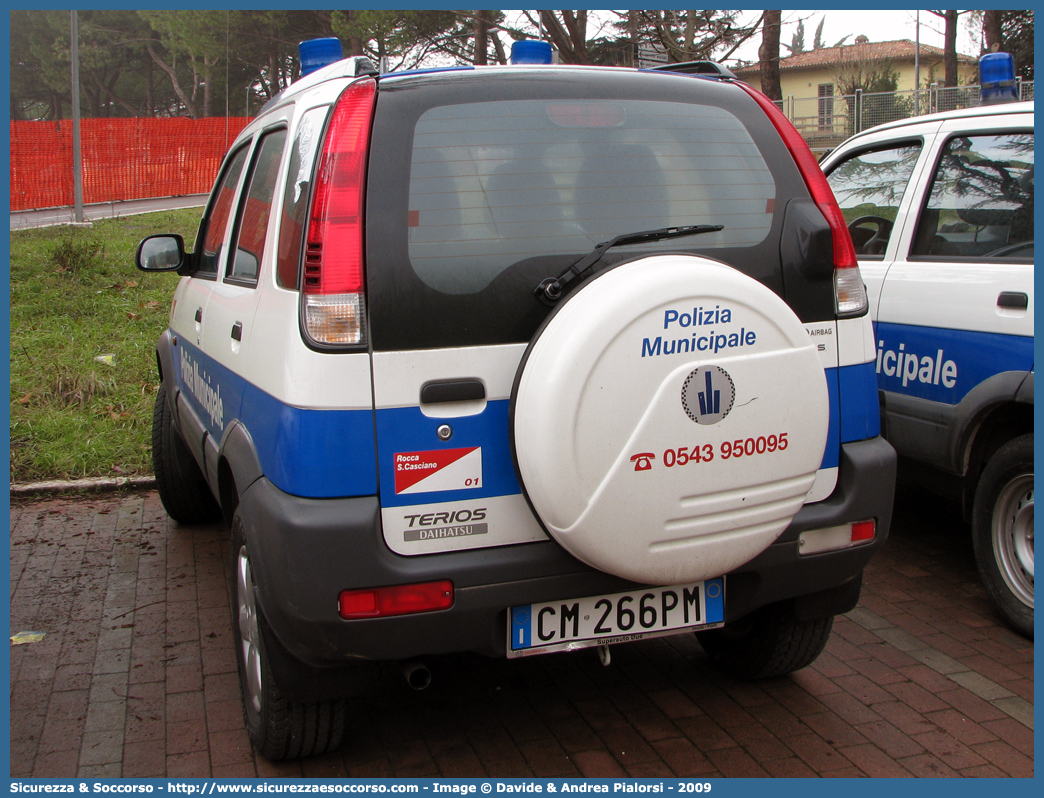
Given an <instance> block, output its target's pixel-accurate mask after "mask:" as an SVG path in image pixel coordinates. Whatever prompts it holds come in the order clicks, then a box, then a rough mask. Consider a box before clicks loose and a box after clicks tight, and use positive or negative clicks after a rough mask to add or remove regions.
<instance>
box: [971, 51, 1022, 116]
mask: <svg viewBox="0 0 1044 798" xmlns="http://www.w3.org/2000/svg"><path fill="white" fill-rule="evenodd" d="M979 83H980V85H981V86H982V101H983V103H984V104H988V103H1006V102H1012V101H1014V100H1017V99H1018V98H1019V97H1018V93H1017V92H1016V91H1015V59H1014V58H1012V55H1011V53H986V55H984V56H982V58H980V59H979Z"/></svg>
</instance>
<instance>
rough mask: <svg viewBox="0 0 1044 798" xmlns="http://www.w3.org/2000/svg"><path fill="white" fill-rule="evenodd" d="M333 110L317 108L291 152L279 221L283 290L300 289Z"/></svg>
mask: <svg viewBox="0 0 1044 798" xmlns="http://www.w3.org/2000/svg"><path fill="white" fill-rule="evenodd" d="M329 110H330V108H329V106H323V107H322V108H313V109H312V110H310V111H308V113H306V114H305V115H304V117H303V118H302V119H301V125H300V127H298V129H297V136H296V137H295V138H294V148H293V150H292V151H291V152H290V165H289V168H288V169H287V178H286V189H285V190H284V192H283V211H282V218H281V219H280V220H279V253H278V255H277V263H276V284H277V285H279V286H280V287H282V288H294V289H296V288H297V287H298V285H297V280H298V276H297V275H298V270H299V267H300V264H301V242H302V241H303V239H304V228H305V224H306V222H307V219H306V214H307V212H308V195H309V191H308V188H309V184H310V182H311V180H312V166H313V164H314V162H315V154H316V151H317V150H318V148H319V134H320V133H321V132H322V129H323V121H324V120H325V119H326V114H327V113H328V112H329Z"/></svg>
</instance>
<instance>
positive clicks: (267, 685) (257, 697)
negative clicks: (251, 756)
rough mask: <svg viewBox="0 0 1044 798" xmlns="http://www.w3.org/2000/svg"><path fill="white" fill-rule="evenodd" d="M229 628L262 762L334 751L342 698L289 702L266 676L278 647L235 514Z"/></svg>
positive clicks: (343, 713) (252, 740) (250, 728)
mask: <svg viewBox="0 0 1044 798" xmlns="http://www.w3.org/2000/svg"><path fill="white" fill-rule="evenodd" d="M232 579H233V595H232V598H233V603H232V624H233V628H234V633H235V641H236V659H237V660H238V663H239V683H240V687H241V689H242V694H243V716H244V719H245V721H246V729H247V736H248V737H249V738H250V743H251V744H252V745H253V746H254V748H256V749H257V751H258V752H259V753H260V754H261V755H262V756H264V757H265V758H266V759H270V760H273V761H277V760H281V759H296V758H298V757H305V756H315V755H317V754H322V753H325V752H327V751H330V750H333V749H335V748H337V747H338V746H339V745H340V744H341V742H342V740H343V739H344V731H345V716H346V707H347V703H346V702H345V701H344V700H343V699H328V700H317V701H292V700H290V699H288V698H287V696H286V695H285V691H284V690H282V689H280V685H278V684H277V683H276V679H275V677H274V675H273V672H272V667H271V662H270V660H269V650H270V649H271V647H272V646H274V645H278V643H277V642H276V641H275V639H274V637H273V635H272V631H271V629H269V627H268V624H267V623H266V622H265V619H264V615H263V614H262V612H261V608H260V607H259V606H258V604H257V592H256V589H255V584H254V574H253V569H252V568H251V565H250V555H249V552H248V550H247V545H246V539H245V536H244V533H243V522H242V520H241V519H240V517H239V515H238V513H237V514H236V515H235V517H234V518H233V521H232Z"/></svg>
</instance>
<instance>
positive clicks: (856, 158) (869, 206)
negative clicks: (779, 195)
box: [827, 142, 921, 258]
mask: <svg viewBox="0 0 1044 798" xmlns="http://www.w3.org/2000/svg"><path fill="white" fill-rule="evenodd" d="M920 153H921V144H920V142H905V143H902V144H897V145H892V146H889V147H884V148H880V149H873V150H863V151H862V152H859V153H857V154H855V155H853V156H852V157H851V158H849V159H847V160H845V161H842V162H841V163H839V164H838V165H837V166H835V167H834V169H833V170H832V171H831V172H830V174H829V175H828V176H827V181H828V182H829V183H830V188H832V189H833V190H834V196H835V197H836V198H837V204H838V205H839V206H840V207H841V212H842V213H843V214H844V217H845V223H846V224H847V225H848V229H849V232H851V233H852V243H853V244H855V248H856V254H857V255H858V256H859V257H860V258H881V257H884V252H885V247H886V246H888V239H889V237H890V236H891V234H892V226H893V225H894V224H895V219H896V215H897V214H898V212H899V203H900V202H902V199H903V195H904V194H905V193H906V188H907V186H908V185H909V184H910V175H911V174H913V169H914V165H915V164H916V163H917V157H918V156H919V155H920Z"/></svg>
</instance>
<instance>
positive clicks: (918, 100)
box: [914, 11, 921, 115]
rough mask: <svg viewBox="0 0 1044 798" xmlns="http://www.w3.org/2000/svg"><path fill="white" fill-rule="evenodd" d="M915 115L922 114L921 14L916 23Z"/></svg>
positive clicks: (918, 14) (918, 15) (918, 12)
mask: <svg viewBox="0 0 1044 798" xmlns="http://www.w3.org/2000/svg"><path fill="white" fill-rule="evenodd" d="M914 25H915V29H914V114H915V115H916V114H919V113H921V12H920V11H917V17H916V22H915V23H914Z"/></svg>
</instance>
